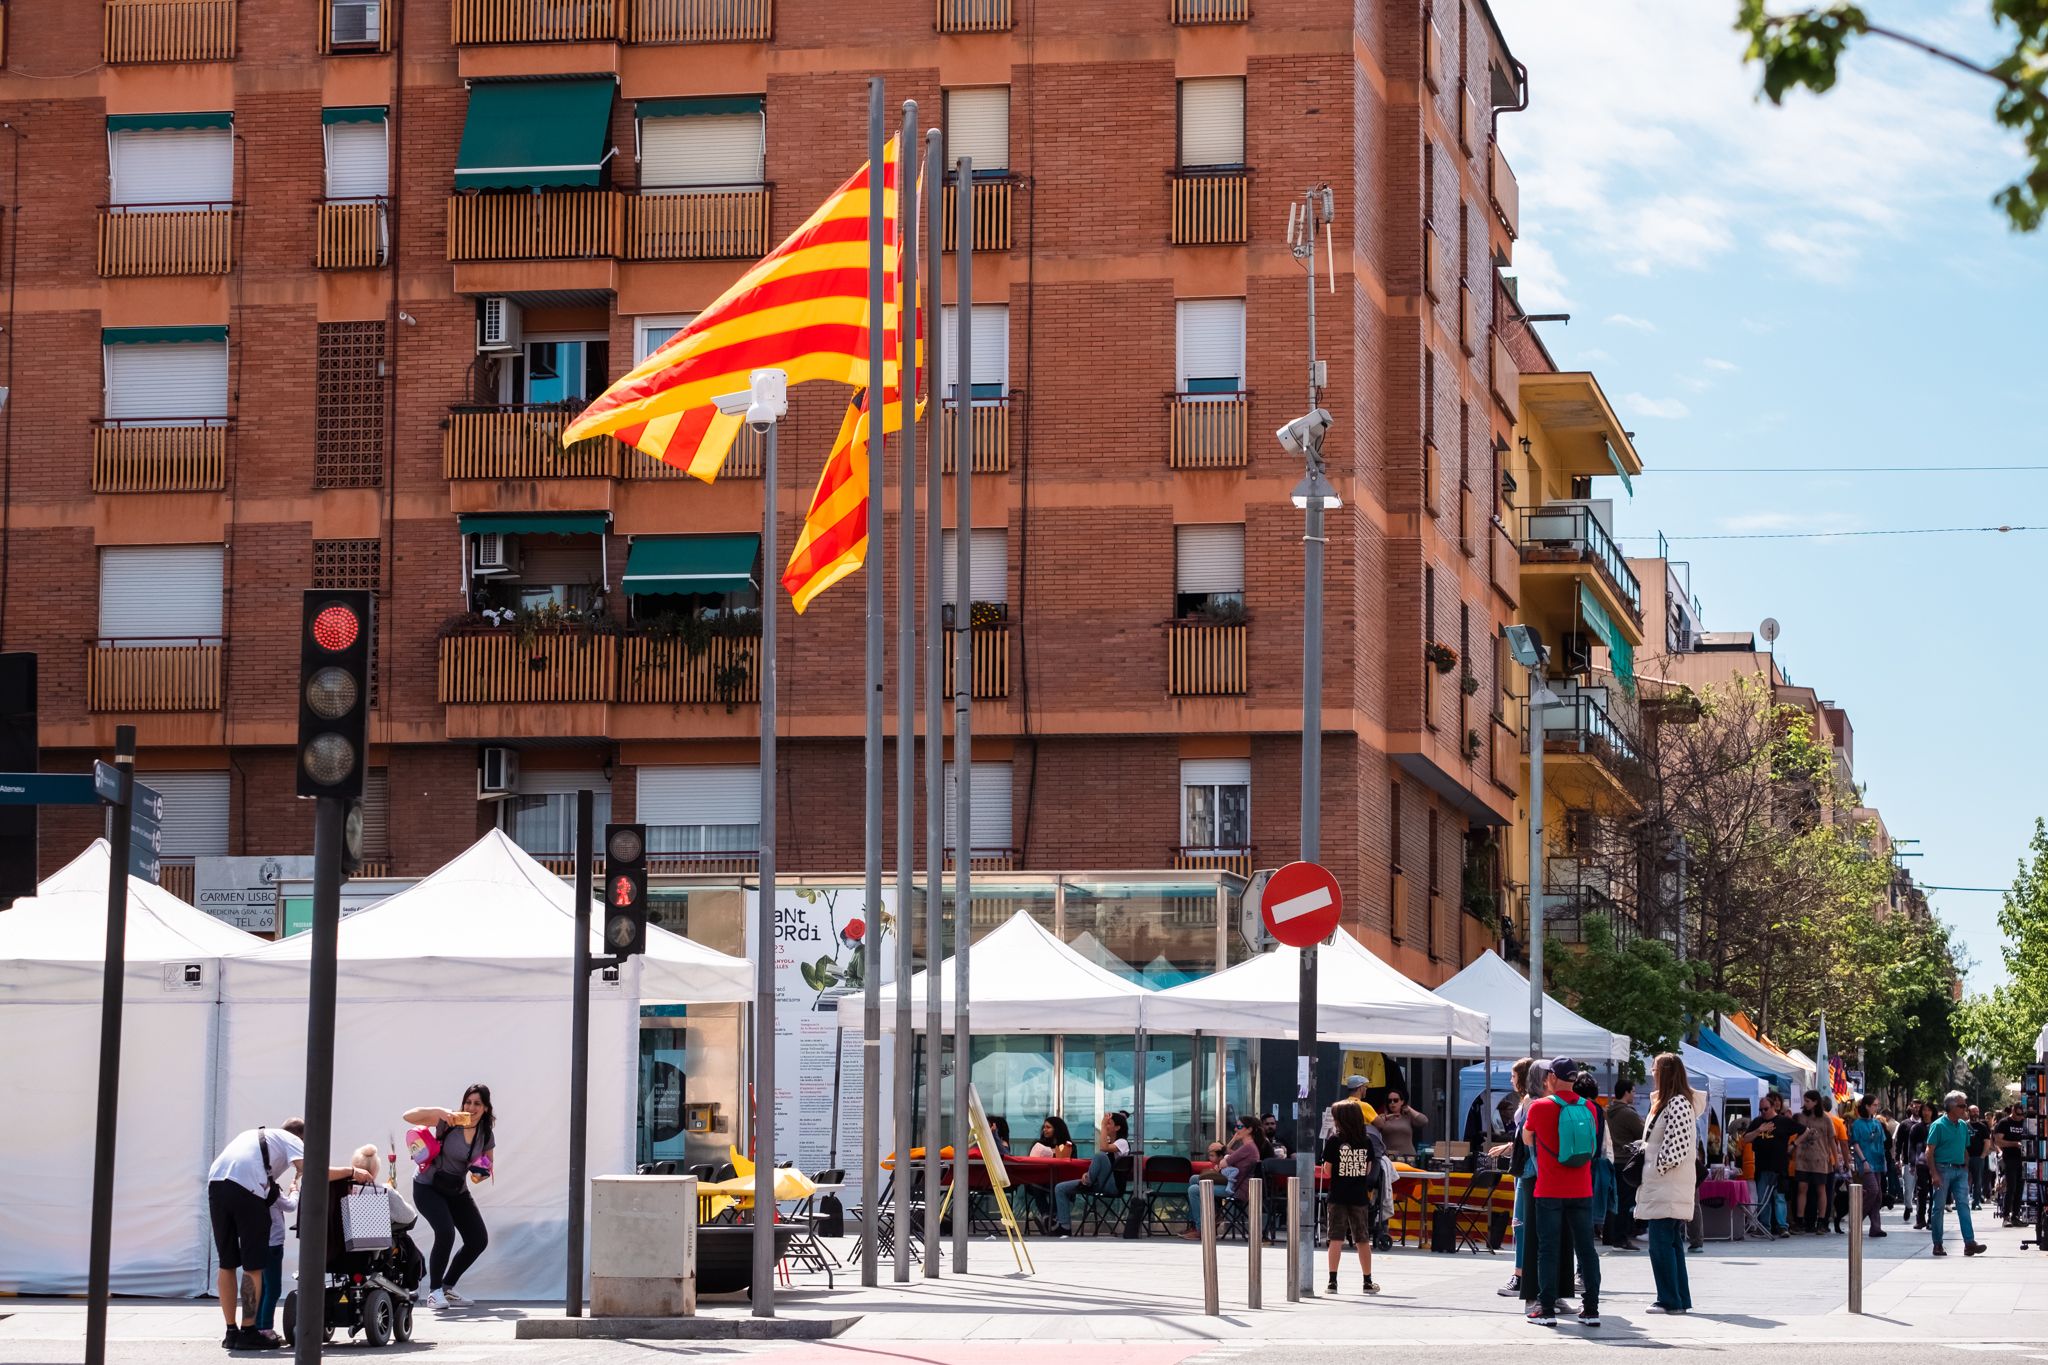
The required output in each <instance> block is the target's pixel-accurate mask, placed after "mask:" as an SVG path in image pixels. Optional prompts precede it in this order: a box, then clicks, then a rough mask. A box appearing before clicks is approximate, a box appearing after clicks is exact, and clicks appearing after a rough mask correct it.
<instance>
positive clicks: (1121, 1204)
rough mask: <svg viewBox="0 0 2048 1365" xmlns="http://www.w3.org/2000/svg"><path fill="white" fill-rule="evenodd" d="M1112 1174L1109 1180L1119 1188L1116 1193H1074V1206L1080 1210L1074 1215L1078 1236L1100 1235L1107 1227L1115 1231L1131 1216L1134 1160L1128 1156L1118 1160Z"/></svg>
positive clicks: (1109, 1191)
mask: <svg viewBox="0 0 2048 1365" xmlns="http://www.w3.org/2000/svg"><path fill="white" fill-rule="evenodd" d="M1110 1170H1111V1175H1110V1179H1111V1181H1113V1182H1114V1183H1115V1185H1116V1188H1115V1190H1114V1191H1111V1190H1088V1189H1083V1190H1077V1191H1075V1193H1074V1203H1075V1206H1076V1207H1077V1208H1078V1209H1079V1210H1080V1212H1078V1213H1076V1214H1075V1215H1074V1231H1075V1232H1076V1233H1088V1232H1100V1231H1101V1230H1102V1229H1103V1228H1104V1227H1105V1226H1107V1227H1109V1228H1112V1229H1113V1228H1116V1227H1117V1226H1118V1225H1119V1224H1121V1223H1122V1222H1123V1220H1124V1218H1125V1216H1126V1215H1127V1214H1129V1213H1130V1210H1131V1193H1132V1192H1131V1159H1130V1158H1129V1157H1127V1156H1120V1157H1118V1158H1117V1159H1116V1162H1115V1164H1114V1165H1113V1166H1111V1167H1110Z"/></svg>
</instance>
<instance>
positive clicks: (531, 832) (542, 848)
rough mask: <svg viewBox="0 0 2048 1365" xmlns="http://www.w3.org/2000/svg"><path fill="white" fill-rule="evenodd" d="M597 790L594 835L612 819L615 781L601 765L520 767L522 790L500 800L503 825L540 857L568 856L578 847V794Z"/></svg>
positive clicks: (520, 786)
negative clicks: (588, 768)
mask: <svg viewBox="0 0 2048 1365" xmlns="http://www.w3.org/2000/svg"><path fill="white" fill-rule="evenodd" d="M586 788H587V789H589V791H590V792H591V793H592V794H593V798H594V799H593V800H592V802H591V805H592V807H593V814H592V817H591V820H592V824H593V826H594V829H593V833H594V835H595V837H597V838H600V839H602V838H603V837H604V827H605V825H606V824H607V823H608V822H609V821H610V820H611V818H612V784H611V781H610V780H609V779H608V778H606V777H605V775H604V773H603V772H602V771H600V770H592V771H589V772H583V771H578V770H574V769H567V770H555V771H547V770H542V771H540V772H532V771H530V770H528V769H526V768H524V767H522V768H521V769H520V770H519V792H518V794H517V795H515V796H512V797H510V798H508V799H506V800H504V801H502V802H500V803H499V809H498V827H499V828H500V829H502V830H504V831H505V833H506V834H507V835H509V836H510V837H511V840H512V842H513V843H515V844H517V845H519V846H520V847H521V848H523V849H525V850H526V851H527V852H528V853H531V854H532V855H533V856H534V857H536V858H567V857H571V856H573V855H574V854H575V852H576V793H577V792H579V791H582V790H584V789H586Z"/></svg>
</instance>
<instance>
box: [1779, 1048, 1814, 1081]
mask: <svg viewBox="0 0 2048 1365" xmlns="http://www.w3.org/2000/svg"><path fill="white" fill-rule="evenodd" d="M1785 1055H1786V1056H1787V1057H1789V1058H1791V1059H1792V1063H1793V1065H1795V1066H1797V1067H1798V1068H1799V1071H1800V1077H1799V1083H1800V1085H1802V1086H1804V1087H1805V1088H1806V1089H1808V1090H1818V1089H1820V1066H1819V1064H1818V1063H1816V1062H1815V1061H1814V1060H1813V1058H1811V1057H1809V1056H1807V1055H1806V1054H1805V1053H1803V1052H1801V1051H1800V1050H1799V1049H1798V1048H1796V1047H1788V1048H1786V1049H1785Z"/></svg>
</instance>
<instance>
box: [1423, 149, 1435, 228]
mask: <svg viewBox="0 0 2048 1365" xmlns="http://www.w3.org/2000/svg"><path fill="white" fill-rule="evenodd" d="M1435 221H1436V144H1435V143H1434V142H1431V141H1430V140H1429V139H1428V138H1424V139H1422V223H1423V226H1424V227H1428V226H1429V225H1430V224H1432V223H1434V222H1435Z"/></svg>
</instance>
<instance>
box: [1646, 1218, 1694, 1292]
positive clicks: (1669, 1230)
mask: <svg viewBox="0 0 2048 1365" xmlns="http://www.w3.org/2000/svg"><path fill="white" fill-rule="evenodd" d="M1689 1231H1690V1230H1689V1229H1688V1228H1687V1226H1686V1222H1685V1220H1684V1219H1683V1218H1652V1219H1651V1220H1650V1273H1651V1274H1653V1275H1655V1276H1656V1277H1657V1302H1658V1303H1660V1304H1662V1305H1663V1306H1664V1307H1666V1308H1681V1309H1687V1308H1691V1307H1692V1284H1691V1282H1690V1281H1688V1280H1687V1279H1686V1276H1685V1242H1686V1237H1687V1236H1688V1234H1689Z"/></svg>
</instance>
